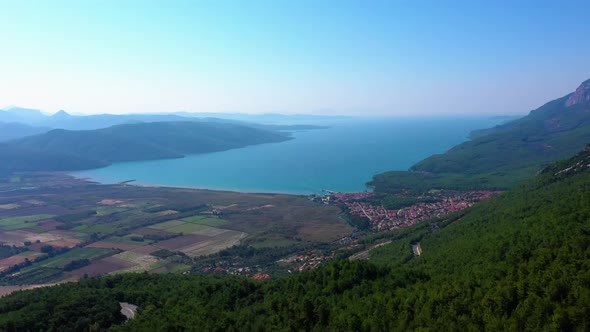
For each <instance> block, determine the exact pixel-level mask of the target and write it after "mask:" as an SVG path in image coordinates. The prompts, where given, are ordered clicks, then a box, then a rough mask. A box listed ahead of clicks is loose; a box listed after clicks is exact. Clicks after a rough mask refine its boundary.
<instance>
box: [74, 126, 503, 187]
mask: <svg viewBox="0 0 590 332" xmlns="http://www.w3.org/2000/svg"><path fill="white" fill-rule="evenodd" d="M499 121H500V120H498V119H497V118H489V117H469V118H467V117H466V118H379V119H375V118H373V119H368V118H367V119H365V118H356V119H339V120H334V121H323V122H322V123H317V124H321V125H327V126H329V128H328V129H314V130H307V131H299V132H293V133H292V135H293V137H294V139H292V140H289V141H286V142H281V143H272V144H261V145H254V146H248V147H245V148H241V149H234V150H228V151H222V152H215V153H207V154H196V155H189V156H186V157H185V158H181V159H166V160H148V161H134V162H123V163H115V164H113V165H110V166H108V167H104V168H100V169H93V170H86V171H80V172H74V173H72V174H73V175H74V176H76V177H81V178H88V179H91V180H93V181H97V182H100V183H116V182H122V181H127V180H135V181H136V182H134V183H137V184H142V185H158V186H171V187H185V188H202V189H214V190H231V191H240V192H268V193H289V194H311V193H321V192H322V190H324V189H327V190H334V191H341V192H358V191H365V190H370V188H368V187H367V186H366V183H367V182H368V181H370V180H371V178H372V176H373V175H374V174H377V173H381V172H385V171H390V170H407V169H408V168H409V167H410V166H411V165H413V164H414V163H416V162H418V161H420V160H422V159H424V158H426V157H428V156H430V155H432V154H435V153H442V152H444V151H446V150H448V149H449V148H451V147H453V146H454V145H456V144H458V143H461V142H463V141H465V140H467V139H468V135H469V133H470V132H471V131H472V130H475V129H482V128H488V127H491V126H494V125H496V124H498V122H499ZM308 124H309V123H308ZM314 124H315V123H314Z"/></svg>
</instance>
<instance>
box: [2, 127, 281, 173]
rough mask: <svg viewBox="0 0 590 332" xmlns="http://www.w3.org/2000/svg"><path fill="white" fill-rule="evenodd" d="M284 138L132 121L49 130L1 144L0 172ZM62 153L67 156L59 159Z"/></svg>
mask: <svg viewBox="0 0 590 332" xmlns="http://www.w3.org/2000/svg"><path fill="white" fill-rule="evenodd" d="M288 139H290V138H289V136H288V135H287V134H284V133H280V132H276V131H269V130H263V129H257V128H251V127H247V126H243V125H236V124H225V123H214V122H151V123H136V124H124V125H117V126H112V127H109V128H103V129H96V130H64V129H55V130H51V131H49V132H47V133H45V134H41V135H35V136H29V137H25V138H21V139H18V140H13V141H9V142H6V143H5V145H4V149H6V150H9V151H11V155H10V159H7V162H5V163H2V164H0V174H1V173H8V172H11V171H56V170H57V171H61V170H74V169H83V168H92V167H98V166H104V165H107V164H109V163H111V162H117V161H130V160H148V159H164V158H181V157H183V156H184V155H186V154H191V153H204V152H214V151H223V150H229V149H234V148H240V147H244V146H247V145H253V144H262V143H271V142H281V141H285V140H288ZM21 151H22V152H21ZM64 155H66V156H68V158H62V156H64ZM22 165H26V167H22ZM84 165H88V167H84Z"/></svg>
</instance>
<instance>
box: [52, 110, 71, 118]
mask: <svg viewBox="0 0 590 332" xmlns="http://www.w3.org/2000/svg"><path fill="white" fill-rule="evenodd" d="M52 116H54V117H66V116H70V114H69V113H68V112H66V111H64V110H59V112H57V113H55V114H53V115H52Z"/></svg>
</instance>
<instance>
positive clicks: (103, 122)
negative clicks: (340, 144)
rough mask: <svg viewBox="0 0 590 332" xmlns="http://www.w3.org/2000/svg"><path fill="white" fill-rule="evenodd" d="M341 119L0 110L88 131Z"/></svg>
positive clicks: (19, 118)
mask: <svg viewBox="0 0 590 332" xmlns="http://www.w3.org/2000/svg"><path fill="white" fill-rule="evenodd" d="M341 118H345V117H327V116H312V115H280V114H259V115H256V114H239V113H234V114H224V113H188V112H178V113H162V114H121V115H118V114H97V115H72V114H69V113H67V112H66V111H64V110H61V111H59V112H57V113H55V114H53V115H47V114H45V113H44V112H42V111H40V110H35V109H29V108H22V107H10V108H8V109H4V110H0V122H5V123H9V122H16V123H21V124H26V125H29V126H36V127H46V128H53V129H70V130H90V129H100V128H107V127H110V126H114V125H120V124H129V123H139V122H170V121H176V122H178V121H190V122H222V123H234V124H242V125H247V126H250V127H256V128H264V129H275V130H302V129H316V128H321V127H319V126H312V125H306V123H310V122H313V123H317V122H318V121H319V122H321V121H324V120H327V119H330V120H334V119H341Z"/></svg>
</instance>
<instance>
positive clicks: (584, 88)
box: [565, 80, 590, 107]
mask: <svg viewBox="0 0 590 332" xmlns="http://www.w3.org/2000/svg"><path fill="white" fill-rule="evenodd" d="M584 103H590V80H587V81H585V82H584V83H582V84H581V85H580V86H579V87H578V88H577V89H576V92H574V93H573V94H572V95H571V96H569V98H568V99H567V100H566V101H565V106H567V107H570V106H573V105H577V104H584Z"/></svg>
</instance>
